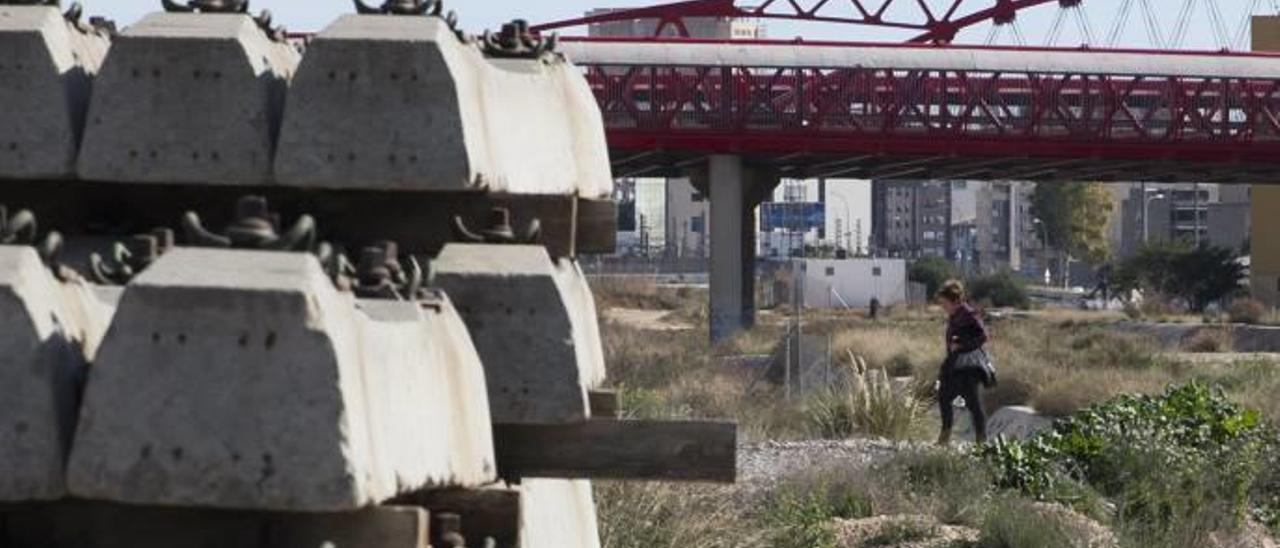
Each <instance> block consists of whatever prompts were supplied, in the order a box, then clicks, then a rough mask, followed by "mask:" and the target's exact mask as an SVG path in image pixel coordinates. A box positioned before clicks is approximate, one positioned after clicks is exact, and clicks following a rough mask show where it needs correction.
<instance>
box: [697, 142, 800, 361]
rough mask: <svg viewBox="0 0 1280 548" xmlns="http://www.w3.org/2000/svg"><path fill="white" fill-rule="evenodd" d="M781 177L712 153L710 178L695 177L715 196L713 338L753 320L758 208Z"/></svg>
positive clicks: (708, 176) (712, 227)
mask: <svg viewBox="0 0 1280 548" xmlns="http://www.w3.org/2000/svg"><path fill="white" fill-rule="evenodd" d="M699 179H701V180H699ZM778 181H779V179H778V177H777V176H776V175H775V174H774V173H773V172H772V171H771V170H767V169H760V168H753V167H748V166H744V164H743V161H742V157H741V156H736V155H717V156H712V157H711V158H710V159H709V162H708V165H707V170H706V176H705V177H701V178H700V177H697V176H695V177H694V185H695V186H697V187H699V188H700V189H702V190H703V191H704V192H705V193H706V195H708V196H709V197H710V199H711V222H710V225H711V226H710V229H711V280H710V283H711V314H710V316H711V317H710V323H711V340H712V341H719V340H723V339H725V338H727V337H729V336H730V335H733V334H734V333H735V332H737V331H741V330H743V329H748V328H750V327H751V326H752V325H754V324H755V258H756V213H755V211H756V207H757V206H759V205H760V202H761V201H762V200H764V198H765V197H766V196H768V195H769V193H770V192H772V191H773V189H774V188H775V187H777V186H778Z"/></svg>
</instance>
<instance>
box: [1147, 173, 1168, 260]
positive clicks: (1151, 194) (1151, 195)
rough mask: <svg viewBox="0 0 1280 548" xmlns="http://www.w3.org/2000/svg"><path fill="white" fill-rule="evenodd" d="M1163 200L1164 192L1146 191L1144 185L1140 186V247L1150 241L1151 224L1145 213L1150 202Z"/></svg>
mask: <svg viewBox="0 0 1280 548" xmlns="http://www.w3.org/2000/svg"><path fill="white" fill-rule="evenodd" d="M1164 198H1165V194H1164V192H1161V191H1160V190H1159V189H1154V188H1153V189H1148V188H1147V186H1146V184H1143V185H1142V245H1147V243H1149V241H1150V226H1151V223H1150V222H1148V221H1147V213H1148V210H1149V208H1150V207H1151V201H1152V200H1163V199H1164Z"/></svg>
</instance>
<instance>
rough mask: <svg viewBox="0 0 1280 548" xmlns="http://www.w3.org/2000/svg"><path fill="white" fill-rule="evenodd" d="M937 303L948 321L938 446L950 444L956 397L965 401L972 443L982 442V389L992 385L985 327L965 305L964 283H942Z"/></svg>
mask: <svg viewBox="0 0 1280 548" xmlns="http://www.w3.org/2000/svg"><path fill="white" fill-rule="evenodd" d="M937 301H938V305H940V306H941V307H942V308H943V310H945V311H946V312H947V318H948V319H947V359H946V360H944V361H943V362H942V367H941V370H940V371H938V408H939V411H941V413H942V432H941V433H940V434H939V435H938V445H947V444H950V443H951V427H952V425H953V424H954V422H955V406H954V402H955V399H956V398H957V397H960V398H964V405H965V407H967V408H968V409H969V413H970V414H971V415H972V417H973V432H974V439H975V441H977V442H978V443H985V442H986V441H987V413H986V411H985V410H983V409H982V388H983V387H984V386H992V385H993V384H995V371H994V369H993V368H992V366H991V362H990V360H989V359H988V358H987V354H986V351H985V350H983V348H982V347H983V345H985V344H986V343H987V328H986V326H985V325H983V323H982V318H980V317H978V313H977V311H975V310H974V309H973V307H972V306H970V305H969V303H968V302H967V297H966V295H965V290H964V284H962V283H960V282H958V281H955V280H950V281H948V282H947V283H945V284H943V285H942V289H940V290H938V294H937Z"/></svg>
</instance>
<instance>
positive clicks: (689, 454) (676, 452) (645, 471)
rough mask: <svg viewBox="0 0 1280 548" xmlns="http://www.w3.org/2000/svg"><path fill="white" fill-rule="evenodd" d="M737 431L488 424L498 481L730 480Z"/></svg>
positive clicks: (650, 424) (730, 427)
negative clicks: (504, 478)
mask: <svg viewBox="0 0 1280 548" xmlns="http://www.w3.org/2000/svg"><path fill="white" fill-rule="evenodd" d="M737 441H738V427H737V425H736V424H733V423H726V422H671V421H618V420H612V419H595V420H591V421H588V422H585V423H581V424H571V425H507V424H499V425H495V426H494V449H495V451H496V452H497V457H498V469H499V472H500V473H502V475H503V477H506V478H521V477H529V478H568V479H619V480H655V481H665V480H670V481H708V482H723V483H732V482H733V481H734V480H735V479H736V477H737Z"/></svg>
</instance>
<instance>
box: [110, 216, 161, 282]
mask: <svg viewBox="0 0 1280 548" xmlns="http://www.w3.org/2000/svg"><path fill="white" fill-rule="evenodd" d="M173 247H174V237H173V231H172V230H170V229H167V228H157V229H155V230H153V231H151V233H150V234H136V235H134V236H132V237H130V238H129V239H128V240H125V241H123V242H116V243H114V244H112V246H111V256H110V257H109V259H108V260H104V259H103V258H102V256H101V255H99V254H97V253H94V254H92V255H89V276H90V277H91V278H93V281H94V282H96V283H99V284H103V285H124V284H127V283H129V280H132V279H133V277H134V276H137V275H138V274H139V273H141V272H142V271H143V270H146V268H147V267H149V266H151V264H152V263H154V262H156V260H157V259H159V258H160V256H161V255H164V254H165V253H167V252H168V251H169V250H170V249H173Z"/></svg>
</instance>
